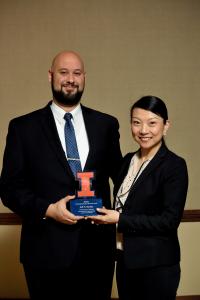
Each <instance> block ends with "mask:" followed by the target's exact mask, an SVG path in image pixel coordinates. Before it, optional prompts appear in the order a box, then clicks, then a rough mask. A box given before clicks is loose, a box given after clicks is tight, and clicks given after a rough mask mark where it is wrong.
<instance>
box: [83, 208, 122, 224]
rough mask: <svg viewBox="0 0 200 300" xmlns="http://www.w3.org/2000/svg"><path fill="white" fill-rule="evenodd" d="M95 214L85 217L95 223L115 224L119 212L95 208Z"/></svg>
mask: <svg viewBox="0 0 200 300" xmlns="http://www.w3.org/2000/svg"><path fill="white" fill-rule="evenodd" d="M97 211H98V213H100V214H99V215H97V216H89V217H87V219H90V220H92V222H94V223H95V224H116V223H118V221H119V212H118V211H116V210H113V209H106V208H97Z"/></svg>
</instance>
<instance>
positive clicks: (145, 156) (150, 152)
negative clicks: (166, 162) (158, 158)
mask: <svg viewBox="0 0 200 300" xmlns="http://www.w3.org/2000/svg"><path fill="white" fill-rule="evenodd" d="M161 144H162V143H159V144H158V145H156V146H154V147H153V148H151V149H144V148H140V161H141V163H143V162H145V161H147V160H149V159H150V158H152V157H153V156H154V155H155V154H156V153H157V152H158V150H159V149H160V147H161Z"/></svg>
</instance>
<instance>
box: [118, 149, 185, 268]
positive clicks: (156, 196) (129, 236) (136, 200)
mask: <svg viewBox="0 0 200 300" xmlns="http://www.w3.org/2000/svg"><path fill="white" fill-rule="evenodd" d="M132 156H133V153H129V154H127V155H126V156H125V158H124V162H123V167H122V169H121V173H120V176H119V179H118V183H117V184H116V185H115V188H114V194H115V196H116V194H117V191H118V189H119V187H120V185H121V183H122V181H123V179H124V177H125V175H126V173H127V170H128V167H129V163H130V160H131V158H132ZM187 187H188V174H187V167H186V163H185V161H184V159H183V158H181V157H179V156H177V155H176V154H174V153H173V152H171V151H169V150H168V149H167V147H166V146H165V145H164V143H163V145H162V146H161V148H160V149H159V151H158V152H157V154H156V155H155V156H154V158H153V159H152V160H151V161H150V163H149V164H148V165H147V167H146V168H145V169H144V171H143V172H142V174H141V175H140V176H139V178H138V179H137V181H136V182H135V184H134V185H133V186H132V188H131V190H130V192H129V195H128V197H127V200H126V202H125V205H124V207H123V211H122V213H121V214H120V219H119V223H118V231H119V232H123V236H124V257H125V263H126V265H127V266H128V267H129V268H146V267H152V266H157V265H170V264H175V263H178V262H179V260H180V247H179V241H178V237H177V228H178V226H179V223H180V221H181V217H182V213H183V209H184V205H185V201H186V194H187Z"/></svg>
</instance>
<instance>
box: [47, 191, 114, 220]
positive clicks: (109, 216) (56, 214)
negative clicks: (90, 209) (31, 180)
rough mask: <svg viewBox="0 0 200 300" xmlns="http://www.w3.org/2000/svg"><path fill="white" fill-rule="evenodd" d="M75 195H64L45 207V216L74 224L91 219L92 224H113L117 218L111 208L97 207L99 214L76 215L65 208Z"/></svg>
mask: <svg viewBox="0 0 200 300" xmlns="http://www.w3.org/2000/svg"><path fill="white" fill-rule="evenodd" d="M74 198H75V196H66V197H64V198H62V199H60V200H58V201H57V202H55V203H52V204H50V205H49V207H48V208H47V211H46V214H45V217H47V218H52V219H54V220H56V221H57V222H60V223H64V224H68V225H74V224H76V223H77V222H78V221H79V220H82V219H86V220H91V222H92V223H93V224H115V223H117V222H118V220H119V212H117V211H116V210H112V209H106V208H105V207H103V208H97V211H98V213H99V215H96V216H86V217H84V216H76V215H74V214H73V213H71V212H70V211H69V210H68V209H67V205H66V204H67V202H69V201H70V200H72V199H74Z"/></svg>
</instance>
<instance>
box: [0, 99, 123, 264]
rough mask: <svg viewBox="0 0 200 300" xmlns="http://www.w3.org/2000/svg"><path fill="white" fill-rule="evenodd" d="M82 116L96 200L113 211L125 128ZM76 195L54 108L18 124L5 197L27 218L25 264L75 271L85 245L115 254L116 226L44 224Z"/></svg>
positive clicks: (8, 153) (10, 145)
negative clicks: (112, 183) (53, 209)
mask: <svg viewBox="0 0 200 300" xmlns="http://www.w3.org/2000/svg"><path fill="white" fill-rule="evenodd" d="M82 112H83V117H84V121H85V126H86V131H87V135H88V140H89V155H88V158H87V161H86V165H85V169H84V171H95V172H96V180H95V189H96V195H97V196H98V197H102V199H103V205H105V206H106V207H111V203H110V188H109V177H111V178H112V179H113V180H114V179H115V176H116V166H118V165H119V162H120V160H121V151H120V147H119V132H118V128H119V124H118V121H117V120H116V119H115V118H114V117H112V116H109V115H107V114H104V113H100V112H97V111H95V110H92V109H89V108H86V107H84V106H82ZM74 192H75V180H74V177H73V175H72V172H71V169H70V167H69V165H68V163H67V160H66V156H65V153H64V151H63V149H62V146H61V142H60V140H59V136H58V133H57V129H56V125H55V121H54V118H53V114H52V112H51V109H50V103H49V104H48V105H47V106H46V107H45V108H43V109H40V110H37V111H35V112H32V113H30V114H27V115H24V116H21V117H18V118H15V119H13V120H12V121H11V122H10V124H9V130H8V135H7V143H6V148H5V153H4V160H3V169H2V175H1V181H0V196H1V199H2V202H3V203H4V205H5V206H7V207H9V208H10V209H11V210H12V211H14V212H15V213H17V214H19V215H20V216H21V217H22V220H23V224H22V234H21V261H22V262H23V263H25V264H27V265H30V266H34V267H50V268H57V267H58V268H59V267H65V266H69V265H70V264H71V262H72V261H73V259H74V258H75V257H76V256H77V255H78V253H79V251H80V240H81V239H86V240H85V243H90V244H92V245H93V246H92V247H95V246H96V248H98V249H100V248H102V249H103V245H104V248H105V249H107V247H106V245H107V246H108V248H109V249H110V246H111V245H112V247H114V246H113V245H114V244H113V243H114V238H113V228H112V227H111V226H110V227H107V226H96V225H95V226H94V225H93V226H92V225H90V226H89V225H88V226H86V224H87V222H84V221H83V222H78V224H77V225H74V226H72V225H64V224H60V223H58V222H56V221H54V220H51V219H46V220H44V219H43V217H44V215H45V212H46V210H47V208H48V206H49V204H50V203H54V202H56V201H58V200H60V199H61V198H63V197H65V196H66V195H69V194H74ZM111 228H112V229H111ZM83 232H84V234H85V236H84V237H83V236H82V234H83ZM111 241H112V242H111ZM95 242H96V243H95ZM95 244H96V245H95ZM99 245H100V246H99ZM101 245H102V246H101ZM94 250H96V249H95V248H94ZM105 252H106V251H105ZM108 252H109V250H108ZM103 255H104V254H103ZM97 257H98V256H97ZM97 259H98V258H97Z"/></svg>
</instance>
